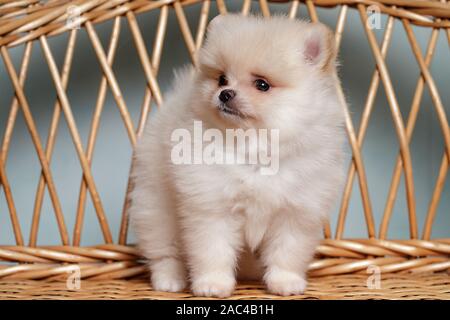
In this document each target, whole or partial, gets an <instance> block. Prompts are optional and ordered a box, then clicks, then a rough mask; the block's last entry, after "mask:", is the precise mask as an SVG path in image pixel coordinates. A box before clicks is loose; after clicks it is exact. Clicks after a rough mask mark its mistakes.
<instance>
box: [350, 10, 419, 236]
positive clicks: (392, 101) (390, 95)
mask: <svg viewBox="0 0 450 320" xmlns="http://www.w3.org/2000/svg"><path fill="white" fill-rule="evenodd" d="M358 10H359V13H360V17H361V23H362V24H363V26H364V29H365V31H366V35H367V38H368V40H369V43H370V46H371V48H372V52H373V53H374V57H375V60H376V63H377V67H378V69H379V71H380V76H381V81H382V82H383V85H384V88H385V90H386V96H387V99H388V103H389V106H390V108H391V113H392V117H393V120H394V124H395V129H396V131H397V136H398V139H399V144H400V152H401V156H402V164H403V169H404V172H405V185H406V198H407V204H408V209H409V210H408V214H409V229H410V235H411V238H417V221H416V207H415V198H414V180H413V173H412V164H411V154H410V150H409V145H408V142H407V138H406V132H405V127H404V123H403V119H402V115H401V113H400V107H399V105H398V102H397V98H396V97H395V92H394V89H393V86H392V82H391V79H390V76H389V73H388V70H387V67H386V64H385V62H384V60H383V57H382V56H381V52H380V48H379V47H378V44H377V41H376V38H375V36H374V34H373V32H372V30H371V29H370V28H369V26H368V25H367V24H366V21H367V19H368V17H367V13H366V10H365V7H364V6H363V5H358Z"/></svg>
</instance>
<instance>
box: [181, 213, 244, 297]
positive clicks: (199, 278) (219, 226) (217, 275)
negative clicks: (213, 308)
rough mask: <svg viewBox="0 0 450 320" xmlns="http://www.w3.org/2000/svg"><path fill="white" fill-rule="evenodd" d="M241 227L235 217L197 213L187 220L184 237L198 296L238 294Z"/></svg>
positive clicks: (184, 224)
mask: <svg viewBox="0 0 450 320" xmlns="http://www.w3.org/2000/svg"><path fill="white" fill-rule="evenodd" d="M239 228H240V223H239V221H238V220H237V219H236V217H233V216H232V215H223V214H220V215H219V214H208V213H206V212H203V213H201V214H199V213H198V212H196V213H195V215H194V216H192V212H191V216H188V217H185V219H184V220H183V231H184V233H183V237H184V244H185V245H186V255H187V259H188V263H189V268H190V270H189V271H190V276H191V281H192V291H193V292H194V294H195V295H197V296H207V297H211V296H213V297H219V298H223V297H227V296H230V295H231V294H232V292H233V290H234V287H235V284H236V279H235V268H236V263H237V256H238V250H239V248H240V246H241V242H242V240H241V235H240V233H239Z"/></svg>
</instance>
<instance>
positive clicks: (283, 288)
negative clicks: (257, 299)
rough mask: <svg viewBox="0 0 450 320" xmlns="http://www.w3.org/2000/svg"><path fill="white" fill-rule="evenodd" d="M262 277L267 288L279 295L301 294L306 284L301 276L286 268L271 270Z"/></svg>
mask: <svg viewBox="0 0 450 320" xmlns="http://www.w3.org/2000/svg"><path fill="white" fill-rule="evenodd" d="M264 278H265V281H266V284H267V289H268V290H269V291H270V292H271V293H274V294H278V295H281V296H291V295H298V294H302V293H303V292H304V291H305V289H306V285H307V284H308V283H307V281H306V280H305V279H304V278H303V277H302V276H300V275H299V274H297V273H295V272H291V271H287V270H271V271H269V272H268V273H267V274H266V275H265V277H264Z"/></svg>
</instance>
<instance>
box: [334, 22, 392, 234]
mask: <svg viewBox="0 0 450 320" xmlns="http://www.w3.org/2000/svg"><path fill="white" fill-rule="evenodd" d="M393 26H394V18H393V17H389V18H388V21H387V23H386V27H385V29H386V32H385V33H384V37H383V41H382V43H381V55H382V57H383V58H385V57H386V54H387V50H388V48H389V44H390V42H391V39H392V32H393ZM379 79H380V75H379V72H378V69H377V68H375V70H374V72H373V75H372V79H371V81H370V86H369V91H368V94H367V98H366V102H365V105H364V109H363V114H362V116H361V123H360V126H359V131H358V137H357V144H358V148H359V149H361V148H362V146H363V143H364V138H365V135H366V132H367V128H368V126H369V120H370V115H371V113H372V109H373V106H374V102H375V97H376V93H377V90H378V85H379ZM356 169H357V168H356V167H355V165H354V162H353V161H352V162H351V163H350V168H349V170H348V174H347V181H346V184H345V188H344V193H343V196H342V200H341V206H340V209H339V215H338V222H337V225H336V239H341V238H342V237H343V233H344V225H345V219H346V217H347V212H348V207H349V204H350V198H351V193H352V189H353V180H354V177H355V173H356V172H357V170H356Z"/></svg>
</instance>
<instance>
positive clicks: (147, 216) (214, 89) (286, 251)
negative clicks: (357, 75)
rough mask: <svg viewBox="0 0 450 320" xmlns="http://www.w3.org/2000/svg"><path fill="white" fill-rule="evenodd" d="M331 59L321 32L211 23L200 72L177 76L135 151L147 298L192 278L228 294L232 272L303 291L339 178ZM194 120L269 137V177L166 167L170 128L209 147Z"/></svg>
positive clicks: (254, 21) (194, 283) (339, 127)
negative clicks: (272, 162) (274, 136)
mask: <svg viewBox="0 0 450 320" xmlns="http://www.w3.org/2000/svg"><path fill="white" fill-rule="evenodd" d="M335 60H336V49H335V45H334V37H333V34H332V32H331V31H330V30H329V29H328V28H326V27H325V26H324V25H322V24H318V23H315V24H312V23H307V22H302V21H298V20H297V21H296V20H289V19H287V18H286V17H272V18H261V17H243V16H238V15H227V16H219V17H217V18H215V19H214V20H213V21H212V22H211V23H210V26H209V28H208V32H207V38H206V42H205V45H204V46H203V48H202V49H201V51H200V52H199V68H198V69H193V68H187V69H185V70H184V71H182V72H180V73H178V75H177V77H176V80H175V84H174V87H173V89H172V91H171V92H170V93H169V94H168V95H166V97H167V99H166V102H165V104H164V105H163V106H162V107H161V109H160V110H159V111H158V112H157V114H156V115H155V116H154V117H152V118H151V119H150V120H149V122H148V124H147V127H146V129H145V133H144V135H143V136H142V138H141V139H140V140H139V141H138V144H137V146H136V150H135V159H134V169H133V171H132V179H133V181H134V190H133V191H132V192H131V193H130V195H129V196H130V199H131V207H130V215H131V219H132V225H133V226H134V230H135V232H136V235H137V239H138V244H139V248H140V249H141V251H142V254H143V255H144V256H145V257H146V258H147V259H148V263H149V268H150V272H151V282H152V285H153V288H154V289H155V290H161V291H180V290H182V289H184V288H185V287H186V285H187V283H188V280H189V281H190V284H191V288H192V290H193V292H194V294H195V295H199V296H216V297H225V296H229V295H231V294H232V293H233V290H234V287H235V283H236V280H235V279H236V274H238V275H239V276H240V275H243V276H244V277H246V278H249V277H251V278H255V277H258V276H259V274H260V273H261V275H262V276H263V279H264V281H265V283H266V285H267V288H268V290H269V291H270V292H272V293H276V294H280V295H293V294H300V293H302V292H303V291H304V290H305V287H306V283H307V282H306V272H307V269H308V264H309V262H310V261H311V259H312V258H313V255H314V251H315V248H316V246H317V244H318V242H319V240H320V238H321V236H322V226H323V221H324V220H325V218H326V217H327V215H328V214H329V212H330V210H331V209H332V206H333V205H334V203H335V201H336V198H337V196H338V194H339V192H340V190H341V184H342V180H343V177H344V175H343V170H342V169H343V160H344V154H343V142H344V137H345V131H344V128H343V123H344V116H343V110H342V107H341V105H340V104H339V102H338V94H337V89H338V87H339V85H340V84H339V81H338V80H337V76H336V62H335ZM194 121H201V123H202V126H203V129H204V130H205V129H215V130H216V132H217V131H219V132H225V130H226V129H245V130H248V129H256V130H259V129H267V130H277V131H278V133H279V139H278V141H277V142H278V143H279V148H273V147H272V145H270V146H269V147H268V149H270V151H271V157H272V159H275V158H276V159H277V161H278V163H279V165H278V167H277V171H276V172H275V173H274V174H270V175H269V174H261V170H259V169H260V168H261V166H262V165H261V163H259V162H258V163H247V164H221V163H215V164H204V163H203V164H175V163H174V161H173V147H174V145H176V143H175V142H177V141H175V142H174V141H173V139H172V134H173V133H174V131H175V130H176V129H184V130H185V131H184V132H188V133H192V137H193V138H192V141H191V142H189V143H190V144H191V145H194V144H195V143H198V144H199V145H200V146H205V145H206V144H209V143H211V141H210V142H205V140H204V139H203V137H195V135H194V133H193V128H194ZM224 136H225V133H224ZM241 142H242V141H241ZM198 144H197V146H198ZM193 148H194V147H193ZM226 152H228V151H225V153H226ZM195 156H196V155H194V157H195ZM244 266H245V267H244Z"/></svg>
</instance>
